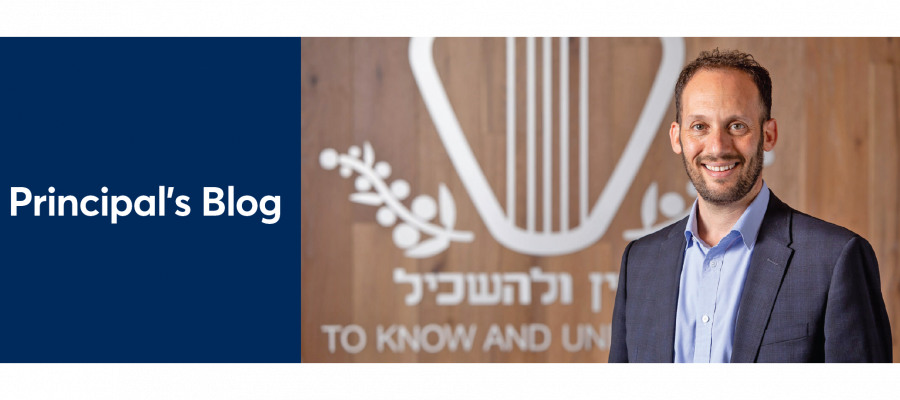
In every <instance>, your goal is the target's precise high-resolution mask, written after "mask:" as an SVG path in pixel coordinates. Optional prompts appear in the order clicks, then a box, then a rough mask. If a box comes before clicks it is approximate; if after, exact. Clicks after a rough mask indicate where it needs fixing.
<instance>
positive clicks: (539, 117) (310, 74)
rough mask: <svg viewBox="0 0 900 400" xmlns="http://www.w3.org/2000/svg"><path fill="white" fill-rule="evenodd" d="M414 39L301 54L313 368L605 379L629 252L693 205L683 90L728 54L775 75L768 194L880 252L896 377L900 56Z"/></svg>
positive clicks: (778, 46)
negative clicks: (453, 367) (549, 367)
mask: <svg viewBox="0 0 900 400" xmlns="http://www.w3.org/2000/svg"><path fill="white" fill-rule="evenodd" d="M416 40H417V41H418V42H416V41H411V40H410V39H409V38H304V39H302V49H301V53H302V54H301V56H302V70H301V74H302V89H301V90H302V93H301V94H302V121H301V122H302V132H301V134H302V148H301V151H302V162H303V167H302V171H301V173H302V190H303V192H302V193H303V197H302V216H301V218H302V241H301V256H302V301H303V303H302V315H301V318H302V332H303V333H302V337H301V340H302V355H303V361H305V362H605V361H606V360H607V356H608V347H609V324H610V321H611V317H612V306H613V302H614V299H615V293H616V282H617V279H618V269H619V265H620V262H621V256H622V252H623V250H624V249H625V246H627V244H628V243H629V242H630V241H631V240H633V239H635V238H638V237H641V236H643V235H645V234H648V233H651V232H653V231H655V230H657V229H659V228H661V227H664V226H666V225H668V224H670V223H672V222H674V221H677V220H678V219H680V218H682V217H684V216H685V215H686V212H687V211H688V208H689V207H690V205H691V204H692V202H693V200H694V198H695V197H696V192H694V191H693V187H692V186H691V185H690V183H689V180H688V178H687V175H686V174H685V172H684V169H683V166H682V162H681V158H680V156H678V155H676V154H674V153H673V152H672V150H671V148H670V145H669V141H668V128H669V125H670V124H671V122H673V121H674V119H675V103H674V101H672V100H673V97H672V96H673V93H674V78H673V77H672V74H673V73H674V77H675V78H677V74H678V72H680V69H681V67H682V66H683V65H684V64H685V63H687V62H689V61H691V60H693V59H694V58H696V56H697V55H698V53H699V52H700V51H703V50H710V49H713V48H716V47H718V48H720V49H739V50H742V51H744V52H748V53H750V54H752V55H753V56H754V57H755V58H756V60H757V61H759V62H760V64H762V65H763V66H764V67H765V68H766V69H768V70H769V72H770V74H771V77H772V81H773V105H772V117H773V118H775V119H777V121H778V126H779V138H778V143H777V144H776V146H775V150H774V151H772V152H770V153H766V161H765V168H764V171H763V178H764V179H765V181H766V183H767V184H768V186H769V188H770V189H771V190H772V191H773V193H774V194H775V195H777V196H778V197H779V198H780V199H782V200H783V201H785V202H786V203H787V204H789V205H790V206H792V207H794V208H795V209H798V210H800V211H802V212H805V213H807V214H810V215H813V216H815V217H818V218H821V219H824V220H827V221H829V222H832V223H835V224H838V225H841V226H844V227H846V228H848V229H850V230H852V231H854V232H856V233H858V234H860V235H862V236H863V237H865V238H866V239H868V240H869V242H870V243H871V244H872V246H873V247H874V249H875V252H876V254H877V257H878V261H879V266H880V270H881V284H882V293H883V296H884V300H885V303H886V306H887V311H888V314H889V316H890V319H891V323H892V331H893V334H894V360H895V361H900V346H898V342H897V337H898V331H900V325H898V324H900V270H898V268H900V267H898V261H900V260H898V258H900V254H898V233H900V232H898V231H900V214H898V210H900V183H898V175H900V165H898V152H900V138H898V135H900V127H898V119H897V116H898V112H900V97H898V94H900V79H898V78H900V43H898V40H896V39H893V38H685V39H683V40H682V39H666V40H660V39H658V38H590V39H587V38H552V39H546V38H515V39H509V38H437V39H435V40H434V41H433V43H432V42H431V41H430V40H427V39H416ZM432 45H433V47H432ZM623 153H624V154H627V155H628V157H623Z"/></svg>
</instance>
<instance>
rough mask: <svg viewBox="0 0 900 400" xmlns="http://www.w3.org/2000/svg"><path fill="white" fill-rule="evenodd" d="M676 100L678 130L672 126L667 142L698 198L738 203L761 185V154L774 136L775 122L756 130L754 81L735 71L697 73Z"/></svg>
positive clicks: (758, 113) (758, 118)
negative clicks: (678, 99) (678, 159)
mask: <svg viewBox="0 0 900 400" xmlns="http://www.w3.org/2000/svg"><path fill="white" fill-rule="evenodd" d="M681 100H682V101H681V104H682V111H681V112H682V115H681V125H679V124H678V123H672V128H671V129H670V131H669V136H670V140H671V141H672V150H674V151H675V153H677V154H681V156H682V161H683V162H684V168H685V170H686V171H687V174H688V176H689V177H690V179H691V182H693V183H694V187H696V188H697V193H698V194H699V195H700V197H702V198H703V200H705V201H707V202H709V203H712V204H717V205H725V204H730V203H734V202H737V201H739V200H741V199H743V198H744V197H745V196H747V194H748V193H750V191H751V190H752V189H753V187H754V185H756V184H757V183H758V182H760V179H761V178H760V174H761V173H762V159H763V150H765V151H770V150H772V148H774V146H775V140H776V138H777V132H778V131H777V126H776V124H775V120H774V119H771V120H769V121H766V122H765V124H761V119H762V104H761V101H760V98H759V91H758V90H757V89H756V85H755V84H754V83H753V80H752V79H750V77H749V76H748V75H747V74H746V73H743V72H741V71H736V70H730V69H715V70H701V71H699V72H697V73H696V74H695V75H694V76H693V78H691V80H690V81H689V82H688V84H687V86H685V88H684V91H683V92H682V98H681Z"/></svg>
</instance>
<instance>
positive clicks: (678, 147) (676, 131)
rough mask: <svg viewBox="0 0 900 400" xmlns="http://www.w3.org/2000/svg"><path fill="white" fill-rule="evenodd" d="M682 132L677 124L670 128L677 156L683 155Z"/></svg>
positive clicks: (671, 140)
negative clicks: (680, 136)
mask: <svg viewBox="0 0 900 400" xmlns="http://www.w3.org/2000/svg"><path fill="white" fill-rule="evenodd" d="M773 121H774V120H773ZM680 132H681V125H678V123H677V122H673V123H672V126H671V127H669V141H670V142H672V151H674V152H675V154H681V140H679V137H678V136H679V134H680Z"/></svg>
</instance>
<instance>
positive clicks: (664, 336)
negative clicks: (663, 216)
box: [641, 218, 688, 363]
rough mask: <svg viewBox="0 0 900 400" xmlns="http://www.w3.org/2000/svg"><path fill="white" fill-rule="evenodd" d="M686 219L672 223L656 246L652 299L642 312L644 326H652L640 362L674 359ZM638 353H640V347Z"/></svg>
mask: <svg viewBox="0 0 900 400" xmlns="http://www.w3.org/2000/svg"><path fill="white" fill-rule="evenodd" d="M687 220H688V219H687V218H684V219H683V220H681V221H680V222H678V223H676V224H675V225H673V226H672V228H671V230H670V231H669V235H668V237H667V238H666V240H665V241H664V242H662V243H661V244H660V246H659V254H658V257H657V260H659V261H660V265H659V269H658V273H657V274H656V279H654V282H653V291H652V292H651V293H653V294H654V299H653V300H654V301H652V302H650V303H649V304H651V305H652V308H653V309H652V310H650V312H648V313H647V314H646V317H647V318H648V321H647V326H652V327H653V331H652V334H651V335H650V342H649V343H645V344H644V346H643V347H644V348H645V349H647V351H646V353H644V355H642V357H641V358H642V359H644V360H643V361H644V362H665V363H670V362H674V361H675V314H676V313H677V311H678V290H679V288H680V286H681V269H682V266H683V265H684V247H685V244H686V243H685V239H684V228H685V226H686V225H687ZM642 352H644V351H643V350H642Z"/></svg>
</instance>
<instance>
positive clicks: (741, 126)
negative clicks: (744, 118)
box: [731, 124, 744, 130]
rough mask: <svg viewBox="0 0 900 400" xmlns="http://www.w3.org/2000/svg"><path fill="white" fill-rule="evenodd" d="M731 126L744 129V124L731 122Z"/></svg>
mask: <svg viewBox="0 0 900 400" xmlns="http://www.w3.org/2000/svg"><path fill="white" fill-rule="evenodd" d="M731 127H732V128H734V129H737V130H741V129H744V124H731Z"/></svg>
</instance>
